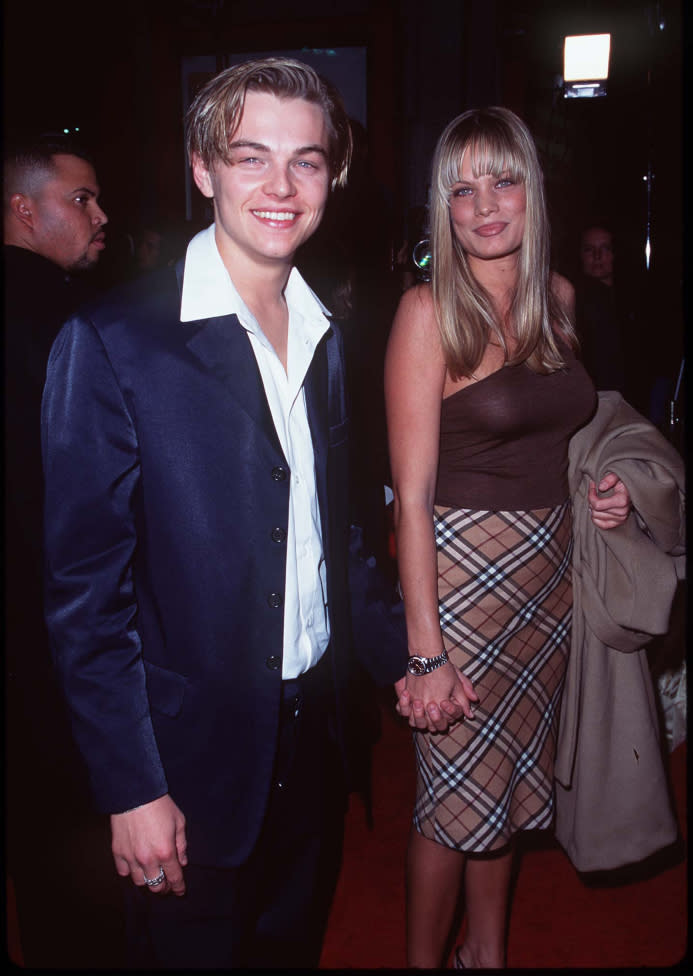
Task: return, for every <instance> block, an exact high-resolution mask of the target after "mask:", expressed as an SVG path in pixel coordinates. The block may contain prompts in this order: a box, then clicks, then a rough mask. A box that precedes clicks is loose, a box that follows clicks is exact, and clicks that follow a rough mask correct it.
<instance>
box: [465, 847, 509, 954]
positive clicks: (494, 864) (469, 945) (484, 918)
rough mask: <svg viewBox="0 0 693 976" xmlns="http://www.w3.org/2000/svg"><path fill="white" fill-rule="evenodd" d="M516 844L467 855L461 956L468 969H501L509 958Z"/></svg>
mask: <svg viewBox="0 0 693 976" xmlns="http://www.w3.org/2000/svg"><path fill="white" fill-rule="evenodd" d="M513 855H514V847H513V846H511V847H509V848H505V849H504V851H503V853H502V854H497V855H495V856H493V855H491V856H488V857H473V856H469V857H468V858H467V870H466V874H465V883H464V889H465V906H466V914H467V936H466V938H465V940H464V945H463V946H462V947H461V949H460V950H459V958H460V960H461V961H462V963H463V964H464V966H465V968H467V969H502V968H504V967H505V964H506V962H505V958H506V931H507V921H508V896H509V892H510V875H511V871H512V866H513Z"/></svg>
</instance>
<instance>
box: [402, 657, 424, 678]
mask: <svg viewBox="0 0 693 976" xmlns="http://www.w3.org/2000/svg"><path fill="white" fill-rule="evenodd" d="M407 670H408V671H409V674H426V665H425V663H424V662H423V660H422V659H421V658H420V657H410V658H409V663H408V664H407Z"/></svg>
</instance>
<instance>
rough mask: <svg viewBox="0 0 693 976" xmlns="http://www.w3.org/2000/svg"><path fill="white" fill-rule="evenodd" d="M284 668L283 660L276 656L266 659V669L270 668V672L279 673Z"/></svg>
mask: <svg viewBox="0 0 693 976" xmlns="http://www.w3.org/2000/svg"><path fill="white" fill-rule="evenodd" d="M281 666H282V659H281V658H280V657H277V656H276V655H274V654H273V655H272V657H268V658H265V667H267V668H269V670H270V671H278V670H279V668H280V667H281Z"/></svg>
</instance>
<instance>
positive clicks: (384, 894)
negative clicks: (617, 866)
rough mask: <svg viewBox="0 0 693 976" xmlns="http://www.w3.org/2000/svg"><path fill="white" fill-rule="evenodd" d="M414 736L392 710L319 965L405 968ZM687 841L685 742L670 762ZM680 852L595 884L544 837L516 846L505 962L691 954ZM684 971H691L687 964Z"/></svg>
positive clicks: (539, 964)
mask: <svg viewBox="0 0 693 976" xmlns="http://www.w3.org/2000/svg"><path fill="white" fill-rule="evenodd" d="M413 762H414V759H413V750H412V745H411V738H410V732H409V729H408V727H407V726H406V725H404V724H402V723H401V721H400V720H399V719H398V718H397V716H396V715H395V713H394V710H393V709H391V708H390V707H389V699H388V705H387V706H386V707H383V708H382V735H381V737H380V740H379V742H378V743H377V745H376V747H375V752H374V760H373V811H374V812H373V817H374V825H373V829H372V830H371V829H369V827H368V825H367V823H366V816H365V812H364V806H363V803H362V801H361V800H360V799H359V798H356V797H354V798H352V801H351V805H350V808H349V814H348V817H347V829H346V839H345V850H344V864H343V868H342V873H341V877H340V881H339V885H338V888H337V893H336V896H335V901H334V905H333V910H332V914H331V917H330V924H329V928H328V933H327V939H326V942H325V946H324V950H323V954H322V958H321V964H320V965H321V968H325V969H349V968H358V969H379V968H383V967H384V968H394V969H398V968H404V967H405V965H406V960H405V941H404V852H405V847H406V842H407V834H408V832H409V822H410V817H411V809H412V803H413V789H414V770H413ZM670 762H671V776H672V783H673V789H674V794H675V800H676V809H677V814H678V818H679V823H680V825H681V831H682V834H683V837H684V844H682V845H681V847H682V848H683V846H684V845H685V837H686V744H685V743H684V744H683V745H681V746H679V747H678V749H676V750H675V752H674V753H673V754H672V756H671V757H670ZM686 876H687V868H686V859H685V856H684V853H683V850H678V851H676V852H671V851H669V852H667V853H666V856H663V857H661V858H659V857H657V858H655V859H652V860H651V863H642V864H640V865H637V866H636V867H635V868H632V867H631V868H629V869H628V870H624V871H622V872H620V873H619V874H616V873H612V874H611V875H610V876H609V877H608V878H606V879H604V878H602V879H601V880H600V881H599V882H598V883H597V882H596V881H595V880H594V879H593V878H588V877H583V876H581V875H579V874H578V873H577V872H576V871H575V869H574V868H573V866H572V865H571V863H570V861H569V860H568V858H567V856H566V855H565V854H564V853H563V851H562V849H561V848H560V847H559V845H558V844H557V843H556V842H555V841H554V840H553V839H552V837H551V835H550V834H549V833H548V832H535V833H534V834H532V835H530V836H528V837H527V838H526V840H525V841H524V842H523V847H522V856H521V860H520V862H519V877H518V879H517V885H516V889H515V898H514V903H513V912H512V916H511V922H510V934H509V945H508V965H509V967H510V968H518V969H519V968H527V969H561V968H570V969H576V968H590V969H593V968H606V969H612V968H632V967H638V968H639V967H656V968H669V967H672V966H677V965H678V964H681V963H682V961H683V960H684V958H685V955H686V951H687V930H688V925H687V889H686ZM686 971H688V968H687V967H686Z"/></svg>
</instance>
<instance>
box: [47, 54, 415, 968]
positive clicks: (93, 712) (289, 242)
mask: <svg viewBox="0 0 693 976" xmlns="http://www.w3.org/2000/svg"><path fill="white" fill-rule="evenodd" d="M186 139H187V148H188V153H189V158H190V162H191V165H192V171H193V176H194V179H195V183H196V184H197V186H198V188H199V189H200V191H201V192H202V193H203V194H204V195H205V196H206V197H208V198H209V199H211V200H212V202H213V207H214V224H213V225H212V226H211V227H209V228H207V230H205V231H203V232H202V233H200V234H198V235H197V236H196V237H194V238H193V240H192V241H191V242H190V244H189V246H188V250H187V254H186V258H185V261H184V262H181V263H180V264H179V266H178V267H177V268H176V269H164V270H163V271H161V272H156V273H154V274H153V275H152V276H148V277H147V278H145V279H142V280H139V281H136V282H134V283H132V284H130V285H128V286H125V287H124V288H122V289H120V290H118V291H117V292H113V293H111V295H109V296H108V297H107V298H106V299H105V300H103V301H102V302H100V303H98V304H95V305H94V306H93V307H88V308H86V309H85V310H83V311H82V312H81V314H79V315H78V316H76V317H74V318H72V319H71V320H70V321H69V322H68V323H67V325H66V326H65V327H64V329H63V330H62V332H61V334H60V336H59V337H58V339H57V341H56V343H55V345H54V347H53V351H52V355H51V360H50V363H49V368H48V377H47V383H46V389H45V394H44V405H43V431H44V468H45V477H46V495H47V502H46V549H47V557H48V559H47V563H48V565H47V578H48V581H47V598H46V599H47V621H48V626H49V630H50V634H51V640H52V645H53V650H54V656H55V660H56V663H57V667H58V670H59V672H60V674H61V677H62V682H63V685H64V688H65V693H66V696H67V699H68V702H69V705H70V709H71V712H72V719H73V725H74V731H75V736H76V738H77V741H78V743H79V745H80V748H81V750H82V752H83V754H84V756H85V759H86V761H87V764H88V767H89V770H90V776H91V784H92V788H93V791H94V794H95V797H96V799H97V802H98V804H99V806H100V808H101V809H102V810H103V811H104V812H106V813H109V814H110V815H111V827H112V849H113V855H114V859H115V865H116V869H117V871H118V873H119V874H120V875H121V876H122V877H123V878H124V879H127V881H126V893H127V898H128V900H129V908H128V917H129V929H128V931H129V945H130V960H129V961H130V962H131V963H133V964H137V965H140V966H142V967H145V968H151V967H166V968H170V967H184V968H191V969H202V968H231V967H233V968H237V967H242V966H249V965H252V966H271V967H284V966H301V967H312V966H316V965H317V963H318V960H319V954H320V947H321V941H322V936H323V931H324V926H325V923H326V917H327V911H328V908H329V903H330V898H331V894H332V891H333V886H334V883H335V880H336V872H337V867H338V863H339V852H340V843H341V835H342V828H343V813H344V796H345V792H344V786H345V769H346V767H348V764H349V759H350V756H351V750H350V747H349V741H350V729H349V718H350V714H351V713H352V701H351V690H352V678H351V674H352V665H351V661H350V657H351V647H350V625H349V605H348V592H347V549H348V528H349V526H348V509H347V497H346V485H347V471H346V464H347V451H348V441H347V428H348V418H347V414H346V410H345V395H344V388H343V364H342V349H341V340H340V336H339V334H338V332H337V331H336V328H334V327H333V326H332V325H331V323H330V320H329V316H328V313H327V312H326V310H325V309H324V308H323V306H322V305H321V304H320V303H319V301H318V300H317V298H316V297H315V295H314V294H313V293H312V292H311V290H310V289H309V288H308V286H307V285H306V284H305V282H304V281H303V280H302V279H301V277H300V275H299V274H298V273H297V271H296V270H295V269H294V268H293V257H294V253H295V252H296V249H297V248H298V247H299V246H300V244H301V243H302V242H303V241H304V240H306V239H307V238H308V237H309V236H310V235H311V234H312V233H313V232H314V230H315V229H316V228H317V226H318V224H319V222H320V220H321V217H322V214H323V210H324V207H325V204H326V201H327V197H328V192H329V189H330V186H332V187H334V186H337V185H340V184H342V183H343V182H344V181H345V179H346V174H347V168H348V163H349V156H350V147H351V137H350V131H349V124H348V120H347V118H346V115H345V113H344V109H343V107H342V105H341V101H340V99H339V96H338V95H337V94H336V92H334V91H333V90H332V89H331V88H329V87H328V86H327V84H326V83H325V82H324V81H322V80H321V79H320V78H319V77H318V76H317V75H316V74H315V73H314V72H313V71H312V69H310V68H308V67H307V66H305V65H303V64H300V63H298V62H294V61H289V60H283V59H281V60H278V59H268V60H264V61H255V62H248V63H245V64H242V65H239V66H236V67H234V68H231V69H228V70H227V71H224V72H222V73H221V74H220V75H218V76H217V77H215V78H213V79H212V80H211V81H210V82H209V83H208V84H207V85H206V86H205V87H204V88H203V89H202V90H201V91H200V92H199V94H198V95H197V96H196V98H195V100H194V102H193V104H192V105H191V108H190V110H189V112H188V116H187V118H186ZM388 653H389V656H388ZM403 654H406V652H405V651H403V648H402V646H398V647H392V648H389V649H388V648H386V647H384V648H383V649H382V653H381V655H379V657H378V658H376V659H372V660H371V661H370V662H368V664H369V666H370V668H371V670H372V672H373V673H374V677H375V678H376V679H377V680H378V681H379V682H380V683H382V684H388V683H390V682H395V681H396V680H398V679H400V678H401V677H402V675H403V673H404V665H405V662H406V657H404V658H403ZM346 779H347V780H348V769H346ZM133 883H134V884H133ZM167 895H172V896H173V897H166V896H167ZM175 896H178V897H175Z"/></svg>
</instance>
